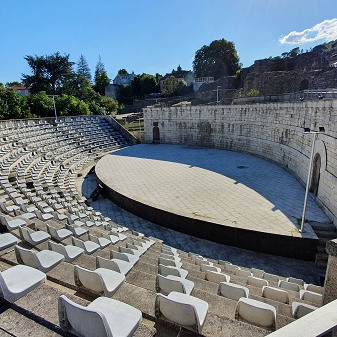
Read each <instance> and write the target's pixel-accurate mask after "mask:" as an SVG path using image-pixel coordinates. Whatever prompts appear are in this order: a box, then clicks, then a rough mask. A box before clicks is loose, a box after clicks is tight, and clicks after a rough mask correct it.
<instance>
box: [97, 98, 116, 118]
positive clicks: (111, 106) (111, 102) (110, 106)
mask: <svg viewBox="0 0 337 337" xmlns="http://www.w3.org/2000/svg"><path fill="white" fill-rule="evenodd" d="M100 106H101V107H103V108H104V109H105V111H106V113H105V114H106V115H111V114H116V112H117V109H118V102H117V101H116V100H115V99H113V98H111V97H102V99H101V102H100Z"/></svg>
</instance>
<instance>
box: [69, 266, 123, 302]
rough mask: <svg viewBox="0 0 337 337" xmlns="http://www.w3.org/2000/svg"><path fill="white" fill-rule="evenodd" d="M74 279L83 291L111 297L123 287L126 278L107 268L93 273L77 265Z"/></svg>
mask: <svg viewBox="0 0 337 337" xmlns="http://www.w3.org/2000/svg"><path fill="white" fill-rule="evenodd" d="M74 279H75V284H76V286H78V287H79V288H80V289H81V290H83V289H85V290H89V291H91V292H94V293H97V294H104V296H107V297H111V296H112V295H113V294H114V293H115V292H116V291H117V289H118V288H119V287H120V286H121V285H122V283H123V282H124V280H125V276H124V275H122V274H120V273H117V272H115V271H113V270H109V269H105V268H98V269H96V270H94V271H92V270H89V269H85V268H82V267H80V266H78V265H75V267H74Z"/></svg>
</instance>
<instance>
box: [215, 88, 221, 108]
mask: <svg viewBox="0 0 337 337" xmlns="http://www.w3.org/2000/svg"><path fill="white" fill-rule="evenodd" d="M219 88H221V86H220V85H218V86H217V87H216V104H219Z"/></svg>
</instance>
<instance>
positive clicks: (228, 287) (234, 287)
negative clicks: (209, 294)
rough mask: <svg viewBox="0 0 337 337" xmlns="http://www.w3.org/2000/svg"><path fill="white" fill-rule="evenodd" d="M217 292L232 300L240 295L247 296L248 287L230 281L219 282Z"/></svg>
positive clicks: (236, 299)
mask: <svg viewBox="0 0 337 337" xmlns="http://www.w3.org/2000/svg"><path fill="white" fill-rule="evenodd" d="M218 294H219V295H221V296H224V297H226V298H230V299H232V300H234V301H238V300H239V299H240V298H241V297H248V295H249V289H248V288H247V287H244V286H241V285H238V284H234V283H230V282H220V284H219V290H218Z"/></svg>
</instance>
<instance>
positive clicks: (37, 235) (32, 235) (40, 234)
mask: <svg viewBox="0 0 337 337" xmlns="http://www.w3.org/2000/svg"><path fill="white" fill-rule="evenodd" d="M19 232H20V235H21V238H22V239H23V240H25V241H27V242H28V243H30V244H31V245H32V246H36V245H38V244H40V243H41V242H44V241H47V240H49V239H50V235H49V234H48V233H46V232H44V231H36V232H31V231H30V230H29V229H28V228H27V227H19Z"/></svg>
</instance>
